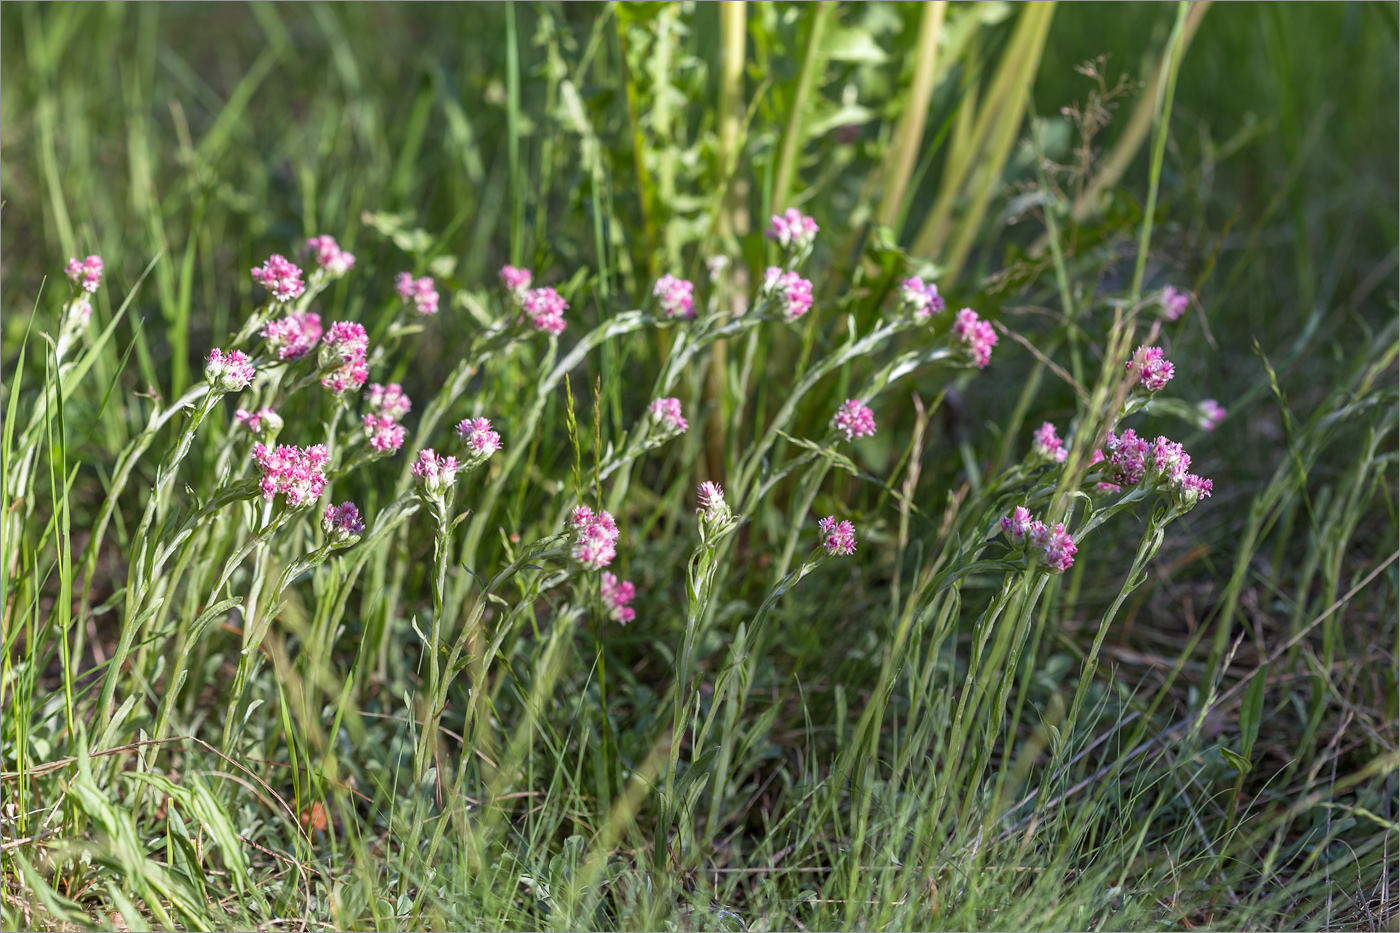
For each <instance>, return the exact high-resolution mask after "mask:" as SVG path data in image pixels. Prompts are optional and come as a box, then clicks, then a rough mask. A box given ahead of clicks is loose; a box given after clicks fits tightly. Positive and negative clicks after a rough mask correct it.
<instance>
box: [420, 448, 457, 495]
mask: <svg viewBox="0 0 1400 933" xmlns="http://www.w3.org/2000/svg"><path fill="white" fill-rule="evenodd" d="M412 469H413V475H414V476H415V477H417V480H418V486H419V489H420V490H421V491H422V492H423V493H425V494H426V495H428V496H429V497H431V498H438V497H441V495H442V494H443V493H445V492H446V491H447V490H449V489H451V488H452V485H453V484H454V483H456V482H457V458H456V457H439V456H438V455H437V453H436V452H434V451H433V450H432V449H431V448H429V449H428V450H420V451H418V460H417V462H416V463H414V464H413V468H412Z"/></svg>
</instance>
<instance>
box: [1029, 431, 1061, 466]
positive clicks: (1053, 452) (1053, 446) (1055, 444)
mask: <svg viewBox="0 0 1400 933" xmlns="http://www.w3.org/2000/svg"><path fill="white" fill-rule="evenodd" d="M1031 453H1032V454H1033V455H1034V456H1035V457H1036V458H1037V459H1040V460H1048V461H1050V462H1052V463H1064V462H1065V457H1068V456H1069V451H1068V450H1066V449H1065V443H1064V441H1062V440H1060V437H1059V435H1058V434H1056V433H1055V426H1054V425H1053V424H1051V423H1050V422H1048V421H1047V422H1045V423H1044V424H1042V425H1041V426H1040V428H1039V429H1038V430H1037V431H1036V432H1035V435H1034V437H1033V439H1032V440H1031Z"/></svg>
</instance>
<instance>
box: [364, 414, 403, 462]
mask: <svg viewBox="0 0 1400 933" xmlns="http://www.w3.org/2000/svg"><path fill="white" fill-rule="evenodd" d="M362 420H363V421H364V425H365V439H366V440H368V441H369V446H370V449H371V450H373V451H374V452H375V453H378V454H391V453H394V452H395V451H397V450H398V449H399V448H400V447H402V446H403V442H404V437H405V435H406V433H407V432H405V431H404V427H403V425H401V424H399V423H398V422H397V421H395V420H394V419H393V417H391V416H390V415H375V414H369V415H365V416H364V418H363V419H362Z"/></svg>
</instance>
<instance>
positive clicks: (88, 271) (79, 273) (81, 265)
mask: <svg viewBox="0 0 1400 933" xmlns="http://www.w3.org/2000/svg"><path fill="white" fill-rule="evenodd" d="M102 269H103V266H102V257H101V256H98V255H97V254H96V253H94V254H93V255H91V256H89V257H88V258H86V259H70V260H68V265H66V266H64V267H63V271H64V273H66V274H67V276H68V277H69V278H70V279H72V280H73V284H74V285H77V286H78V287H79V288H81V289H82V290H83V291H85V292H95V291H97V286H99V285H101V284H102Z"/></svg>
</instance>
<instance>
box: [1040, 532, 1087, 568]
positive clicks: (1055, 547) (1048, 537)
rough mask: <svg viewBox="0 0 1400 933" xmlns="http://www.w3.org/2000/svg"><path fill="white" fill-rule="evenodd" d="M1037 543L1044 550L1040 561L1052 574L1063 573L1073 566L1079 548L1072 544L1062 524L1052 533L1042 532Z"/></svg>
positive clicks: (1071, 538) (1071, 539)
mask: <svg viewBox="0 0 1400 933" xmlns="http://www.w3.org/2000/svg"><path fill="white" fill-rule="evenodd" d="M1042 527H1043V526H1042ZM1037 543H1038V544H1039V546H1040V547H1042V548H1043V549H1044V550H1043V551H1042V552H1041V561H1042V562H1043V563H1044V564H1045V566H1046V567H1047V568H1048V569H1049V570H1051V571H1052V572H1054V573H1064V572H1065V571H1066V570H1068V569H1069V568H1070V567H1072V566H1074V555H1075V554H1076V553H1078V551H1079V548H1078V547H1077V546H1076V545H1075V543H1074V537H1073V536H1072V535H1070V533H1069V532H1067V531H1065V526H1064V523H1063V522H1062V523H1060V524H1057V525H1056V526H1055V529H1054V530H1053V531H1048V530H1047V531H1044V532H1042V533H1041V535H1040V540H1039V541H1038V542H1037Z"/></svg>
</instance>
